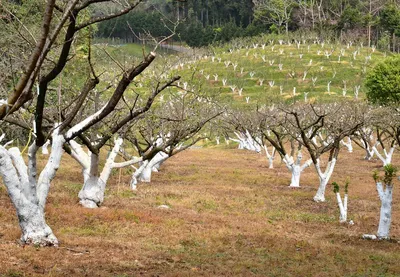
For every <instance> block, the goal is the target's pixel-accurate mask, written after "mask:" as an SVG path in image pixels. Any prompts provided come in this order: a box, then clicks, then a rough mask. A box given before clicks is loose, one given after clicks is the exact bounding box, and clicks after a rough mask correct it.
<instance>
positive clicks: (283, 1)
mask: <svg viewBox="0 0 400 277" xmlns="http://www.w3.org/2000/svg"><path fill="white" fill-rule="evenodd" d="M399 5H400V3H399V1H398V0H333V1H326V0H233V1H222V0H168V1H160V0H152V1H147V2H146V3H144V4H143V5H140V6H139V7H138V10H136V12H135V13H130V14H127V15H125V16H122V17H118V18H116V19H114V20H112V21H110V22H104V23H102V24H100V25H99V29H98V33H97V35H98V36H100V37H103V38H119V39H122V40H124V41H125V42H131V41H137V40H138V38H140V37H143V36H144V35H145V34H151V35H152V36H155V37H159V36H166V35H168V34H170V33H171V29H172V28H173V27H174V26H175V27H176V32H177V34H178V36H176V37H175V38H174V39H175V40H177V41H184V42H186V43H187V44H188V45H189V46H192V47H201V46H206V45H209V44H212V43H217V42H226V41H228V40H231V39H232V38H235V37H246V36H255V35H258V34H261V33H276V34H285V33H286V35H288V34H289V31H297V32H300V33H302V34H312V35H315V36H318V37H320V38H323V39H330V40H340V41H341V42H346V41H349V40H353V41H354V40H360V41H363V42H365V45H368V46H371V45H376V46H377V47H379V48H381V49H391V50H395V51H399V45H400V44H399V42H397V40H396V37H398V36H399V35H400V10H399ZM97 12H99V13H101V12H102V11H101V10H98V11H97ZM160 22H163V24H160Z"/></svg>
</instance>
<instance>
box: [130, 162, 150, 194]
mask: <svg viewBox="0 0 400 277" xmlns="http://www.w3.org/2000/svg"><path fill="white" fill-rule="evenodd" d="M148 163H149V161H148V160H146V161H143V162H142V164H141V165H140V166H139V168H137V169H136V171H135V172H134V173H133V174H132V179H131V189H132V190H136V189H137V183H138V177H139V176H140V174H142V171H143V169H144V168H145V167H146V166H147V164H148Z"/></svg>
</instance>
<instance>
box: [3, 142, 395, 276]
mask: <svg viewBox="0 0 400 277" xmlns="http://www.w3.org/2000/svg"><path fill="white" fill-rule="evenodd" d="M363 154H364V153H363V152H362V151H361V150H356V151H355V153H353V154H347V153H343V154H342V159H340V160H339V163H338V165H337V169H336V170H335V173H334V176H333V177H332V180H336V181H339V182H342V183H343V182H344V180H345V178H346V176H350V178H351V182H352V183H351V185H350V193H349V194H350V202H349V217H350V218H351V219H353V220H354V221H355V225H354V226H346V225H340V224H339V223H338V209H337V205H336V202H335V198H334V195H333V192H332V191H331V188H328V191H327V202H326V203H320V204H317V203H314V202H313V201H312V196H313V195H314V193H315V191H316V189H317V184H318V180H317V176H316V174H315V172H314V170H313V169H312V168H311V169H307V170H306V171H305V173H304V174H303V176H302V181H301V183H302V188H300V189H289V188H288V187H287V185H288V183H289V182H290V175H289V173H288V171H287V169H286V168H285V166H284V165H283V164H280V163H279V161H276V163H275V166H276V169H272V170H270V169H268V168H267V162H266V160H265V158H264V156H262V155H258V154H254V153H250V152H247V151H243V150H242V151H241V150H234V149H216V148H209V149H196V150H188V151H187V152H183V153H182V154H179V155H178V156H176V157H174V158H172V159H171V160H170V161H168V162H167V163H166V164H165V165H163V167H162V171H161V172H160V173H155V174H154V176H153V182H152V183H150V184H141V185H140V186H139V189H138V191H137V192H136V193H133V192H131V191H130V190H129V188H128V183H129V175H128V174H126V172H122V173H123V174H122V175H121V178H119V172H115V174H114V176H113V177H112V179H111V180H110V182H109V187H108V190H107V194H106V195H107V198H106V200H105V203H104V207H103V208H100V209H97V210H88V209H84V208H82V207H80V206H79V205H78V203H77V193H78V191H79V189H80V184H81V182H82V178H81V173H80V170H79V168H78V166H77V165H76V163H75V162H73V161H71V159H70V158H69V157H68V156H65V157H64V158H63V161H62V166H61V168H60V171H59V173H58V174H57V177H56V179H55V181H54V182H53V187H52V188H51V192H50V196H49V200H48V205H47V218H48V222H49V225H50V226H51V227H52V228H53V230H54V232H55V234H56V235H57V236H58V238H59V239H60V241H61V247H60V248H58V249H54V248H41V249H35V248H34V247H26V248H21V247H19V246H18V245H17V244H16V241H17V239H18V237H19V233H20V232H19V229H18V225H17V221H16V218H15V215H14V209H13V208H12V206H11V204H10V201H9V199H8V196H7V193H6V191H5V189H4V187H1V190H0V202H1V205H0V226H2V227H1V231H0V236H1V239H0V275H1V274H4V276H24V275H23V273H24V274H25V276H30V275H35V276H42V275H43V274H44V275H48V276H83V275H85V274H88V276H136V275H139V274H141V275H144V276H199V275H201V276H240V275H241V276H252V275H256V276H399V275H400V267H399V266H398V260H399V259H400V254H399V253H400V244H399V243H393V242H372V241H364V240H361V239H360V236H361V234H363V233H374V232H376V230H377V223H378V216H379V201H378V197H377V194H376V191H375V187H374V183H373V181H372V178H371V176H370V175H371V174H370V173H369V172H371V171H372V170H373V169H374V168H377V167H380V162H378V161H373V162H367V161H364V160H362V159H361V157H362V156H363ZM395 162H396V163H398V158H397V160H396V161H395ZM393 202H394V206H393V223H392V235H393V236H394V237H397V238H399V237H400V224H399V222H400V206H399V205H398V203H399V202H400V190H398V189H397V187H395V190H394V199H393ZM161 204H168V205H170V206H171V209H170V210H160V209H157V206H158V205H161Z"/></svg>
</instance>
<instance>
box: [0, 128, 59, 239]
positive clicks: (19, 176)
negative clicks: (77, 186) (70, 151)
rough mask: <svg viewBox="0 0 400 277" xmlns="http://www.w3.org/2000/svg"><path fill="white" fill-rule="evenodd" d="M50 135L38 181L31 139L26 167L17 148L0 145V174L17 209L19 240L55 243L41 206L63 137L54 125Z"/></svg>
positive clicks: (56, 165)
mask: <svg viewBox="0 0 400 277" xmlns="http://www.w3.org/2000/svg"><path fill="white" fill-rule="evenodd" d="M52 137H53V144H52V147H51V154H50V157H49V160H48V162H47V164H46V166H45V167H44V169H43V171H42V172H41V174H40V176H39V179H38V181H36V176H37V168H36V154H37V150H38V147H37V146H36V144H35V142H33V144H32V145H31V146H30V147H29V152H28V162H29V165H28V167H27V166H26V165H25V162H24V159H23V157H22V154H21V153H20V151H19V149H18V148H16V147H14V148H10V149H9V150H7V149H5V148H4V147H3V146H0V175H1V176H2V178H3V183H4V185H5V186H6V187H7V191H8V194H9V196H10V199H11V202H12V203H13V205H14V207H15V209H16V212H17V216H18V221H19V225H20V227H21V232H22V235H21V241H22V243H26V244H29V243H32V244H36V245H40V246H50V245H55V246H57V245H58V240H57V238H56V237H55V236H54V234H53V231H52V230H51V228H50V227H49V226H48V225H47V224H46V220H45V216H44V207H45V204H46V198H47V195H48V192H49V188H50V182H51V181H52V180H53V178H54V176H55V174H56V171H57V169H58V167H59V165H60V161H61V156H62V145H63V144H64V142H65V139H64V137H63V136H61V135H58V130H57V129H56V130H55V131H54V133H53V134H52Z"/></svg>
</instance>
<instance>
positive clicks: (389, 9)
mask: <svg viewBox="0 0 400 277" xmlns="http://www.w3.org/2000/svg"><path fill="white" fill-rule="evenodd" d="M380 18H381V21H380V22H381V25H382V26H383V28H384V29H386V30H387V31H389V33H390V34H391V35H392V50H393V52H394V51H396V36H400V9H399V7H397V6H396V5H395V4H390V5H387V6H385V8H384V9H383V10H382V11H381V13H380Z"/></svg>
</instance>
